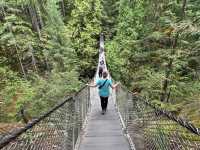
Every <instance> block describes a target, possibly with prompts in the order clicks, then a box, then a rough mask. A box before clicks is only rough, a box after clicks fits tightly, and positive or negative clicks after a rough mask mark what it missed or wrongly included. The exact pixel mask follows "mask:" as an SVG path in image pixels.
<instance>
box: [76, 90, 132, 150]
mask: <svg viewBox="0 0 200 150" xmlns="http://www.w3.org/2000/svg"><path fill="white" fill-rule="evenodd" d="M114 100H115V96H114V94H113V95H112V96H111V97H110V99H109V102H108V110H107V113H106V114H105V115H102V114H101V107H100V100H99V96H98V93H97V90H96V89H91V103H92V106H91V113H90V114H89V116H88V124H87V126H86V128H85V129H84V133H83V136H82V138H81V143H80V147H79V150H129V149H130V147H129V144H128V141H127V139H126V138H125V137H124V135H123V133H122V127H121V123H120V120H119V116H118V113H117V112H116V109H115V106H114Z"/></svg>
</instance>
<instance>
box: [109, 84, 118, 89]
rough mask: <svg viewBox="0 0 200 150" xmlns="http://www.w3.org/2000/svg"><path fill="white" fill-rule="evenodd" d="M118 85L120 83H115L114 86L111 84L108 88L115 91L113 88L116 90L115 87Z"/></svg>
mask: <svg viewBox="0 0 200 150" xmlns="http://www.w3.org/2000/svg"><path fill="white" fill-rule="evenodd" d="M119 84H120V83H119V82H117V83H116V84H114V85H113V84H111V85H110V86H111V88H112V89H115V88H116V87H117V86H118V85H119Z"/></svg>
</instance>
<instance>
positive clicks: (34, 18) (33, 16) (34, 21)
mask: <svg viewBox="0 0 200 150" xmlns="http://www.w3.org/2000/svg"><path fill="white" fill-rule="evenodd" d="M28 10H29V14H30V17H31V22H32V26H33V30H35V31H36V32H37V33H38V36H39V39H41V31H40V26H39V22H38V19H37V14H36V11H35V9H34V8H33V7H32V6H28Z"/></svg>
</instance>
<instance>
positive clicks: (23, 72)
mask: <svg viewBox="0 0 200 150" xmlns="http://www.w3.org/2000/svg"><path fill="white" fill-rule="evenodd" d="M15 50H16V53H17V58H18V60H19V64H20V67H21V71H22V74H23V76H24V78H25V79H26V78H27V77H26V72H25V69H24V66H23V64H22V59H21V58H20V55H19V51H18V48H17V44H15Z"/></svg>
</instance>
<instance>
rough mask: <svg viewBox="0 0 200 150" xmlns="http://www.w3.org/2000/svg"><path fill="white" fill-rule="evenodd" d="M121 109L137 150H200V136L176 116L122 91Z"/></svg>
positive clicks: (119, 91)
mask: <svg viewBox="0 0 200 150" xmlns="http://www.w3.org/2000/svg"><path fill="white" fill-rule="evenodd" d="M116 97H117V106H118V109H119V112H120V114H121V117H122V119H123V121H124V124H125V126H126V131H127V132H128V133H129V135H130V138H131V140H132V141H133V143H134V145H135V148H136V149H137V150H145V149H146V150H199V149H200V132H199V129H198V128H195V127H194V126H193V125H192V124H190V123H189V122H187V121H184V120H183V119H181V118H177V117H175V115H173V114H172V113H169V112H167V111H164V110H161V109H158V108H156V107H154V106H153V105H151V104H150V103H149V102H148V101H146V100H144V99H142V98H140V97H136V96H134V95H133V94H132V93H130V92H128V91H127V90H126V89H124V88H122V87H120V88H119V89H118V90H117V92H116Z"/></svg>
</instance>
